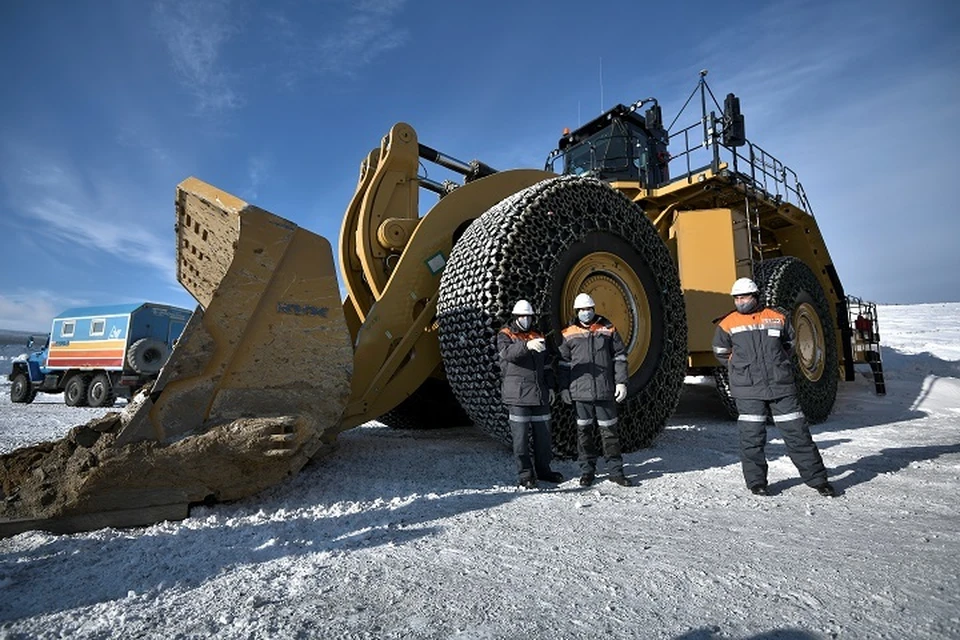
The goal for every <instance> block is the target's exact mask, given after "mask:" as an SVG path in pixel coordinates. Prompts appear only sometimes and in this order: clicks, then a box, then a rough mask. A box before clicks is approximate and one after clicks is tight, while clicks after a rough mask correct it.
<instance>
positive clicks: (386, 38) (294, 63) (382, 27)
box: [267, 0, 409, 87]
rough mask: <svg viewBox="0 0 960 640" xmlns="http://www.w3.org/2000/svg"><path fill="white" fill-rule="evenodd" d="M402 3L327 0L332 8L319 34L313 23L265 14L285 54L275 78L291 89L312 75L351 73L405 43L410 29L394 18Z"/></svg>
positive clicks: (350, 74)
mask: <svg viewBox="0 0 960 640" xmlns="http://www.w3.org/2000/svg"><path fill="white" fill-rule="evenodd" d="M405 1H406V0H378V1H370V2H333V3H330V4H331V5H333V6H334V7H335V9H334V10H331V11H330V12H329V15H325V16H324V19H325V23H324V29H323V30H322V31H320V32H319V33H318V31H317V28H316V26H317V25H316V24H314V23H310V24H305V25H301V24H298V23H297V22H296V21H294V20H291V19H290V17H289V16H287V15H286V14H283V13H280V12H277V11H273V12H271V13H269V14H268V16H267V17H268V20H269V22H270V24H271V25H272V27H273V29H272V30H271V32H270V33H269V34H268V35H269V37H270V38H271V39H273V40H274V41H275V42H277V44H278V45H279V46H280V47H281V48H282V49H283V50H284V52H285V55H284V56H283V64H284V68H283V70H282V71H280V72H279V74H278V75H279V77H280V78H281V80H282V81H283V82H284V83H285V84H286V85H287V86H288V87H294V86H296V85H297V84H299V83H300V82H302V81H304V80H305V79H307V78H311V77H316V76H324V75H339V76H352V75H355V74H356V73H358V72H359V71H360V70H361V69H362V68H364V67H366V66H368V65H370V64H371V63H372V62H374V60H376V59H377V58H378V57H379V56H381V55H382V54H384V53H386V52H387V51H390V50H392V49H396V48H397V47H400V46H402V45H403V44H404V43H406V42H407V39H408V37H409V33H408V31H407V30H406V29H404V28H401V27H399V26H397V24H396V21H395V20H394V17H395V16H396V14H398V13H399V12H400V10H401V9H402V8H403V6H404V4H405Z"/></svg>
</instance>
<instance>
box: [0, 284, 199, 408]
mask: <svg viewBox="0 0 960 640" xmlns="http://www.w3.org/2000/svg"><path fill="white" fill-rule="evenodd" d="M190 315H191V312H190V311H189V310H188V309H182V308H180V307H172V306H169V305H163V304H154V303H150V302H137V303H128V304H116V305H107V306H99V307H83V308H76V309H68V310H66V311H64V312H63V313H61V314H59V315H57V316H56V317H55V318H54V319H53V324H52V325H51V328H50V338H49V340H48V341H47V344H46V345H44V346H43V348H42V349H41V350H40V351H34V352H32V353H30V354H27V355H25V356H22V357H21V358H18V359H17V360H15V361H14V363H13V369H12V371H11V372H10V375H9V376H8V377H9V379H10V380H11V381H12V382H13V384H12V385H11V391H10V394H11V395H10V397H11V401H13V402H22V403H30V402H32V401H33V399H34V397H35V396H36V394H37V393H38V392H39V393H61V392H62V393H64V401H65V402H66V403H67V404H68V405H70V406H92V407H104V406H111V405H112V404H113V401H114V398H116V397H117V396H130V395H132V394H133V393H134V392H136V390H137V389H139V388H141V387H142V386H143V385H145V384H147V383H148V382H150V381H152V380H154V379H156V377H157V375H158V373H159V371H160V368H161V367H162V366H163V364H164V363H165V362H166V360H167V357H168V356H169V355H170V352H171V351H172V350H173V345H174V343H175V342H176V340H177V338H179V337H180V334H181V333H182V332H183V328H184V327H185V326H186V324H187V321H188V320H189V319H190ZM28 346H32V339H31V344H30V345H28Z"/></svg>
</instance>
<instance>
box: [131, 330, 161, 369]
mask: <svg viewBox="0 0 960 640" xmlns="http://www.w3.org/2000/svg"><path fill="white" fill-rule="evenodd" d="M168 355H170V350H169V349H168V348H167V345H165V344H164V343H163V342H161V341H159V340H156V339H154V338H140V339H139V340H137V341H136V342H134V343H133V344H132V345H130V348H129V349H127V364H128V365H130V368H131V369H133V370H134V371H136V372H137V373H139V374H140V375H153V374H155V373H159V371H160V369H161V368H162V367H163V363H164V362H166V361H167V356H168Z"/></svg>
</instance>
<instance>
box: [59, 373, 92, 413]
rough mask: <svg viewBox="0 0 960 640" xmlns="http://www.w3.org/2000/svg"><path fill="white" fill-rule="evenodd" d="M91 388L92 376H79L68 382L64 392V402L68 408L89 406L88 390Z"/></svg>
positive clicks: (71, 378)
mask: <svg viewBox="0 0 960 640" xmlns="http://www.w3.org/2000/svg"><path fill="white" fill-rule="evenodd" d="M89 386H90V376H87V375H82V374H77V375H74V376H71V377H70V379H69V380H67V386H66V387H65V388H64V390H63V402H64V404H66V405H67V406H68V407H85V406H87V388H88V387H89Z"/></svg>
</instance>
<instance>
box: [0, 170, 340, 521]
mask: <svg viewBox="0 0 960 640" xmlns="http://www.w3.org/2000/svg"><path fill="white" fill-rule="evenodd" d="M176 209H177V226H176V229H177V277H178V279H179V280H180V282H181V283H182V284H183V286H184V287H185V288H186V289H187V290H188V291H190V293H191V294H192V295H193V296H194V297H195V298H196V299H197V301H198V302H199V303H200V306H199V307H198V308H197V310H196V311H195V312H194V314H193V316H192V317H191V319H190V321H189V322H188V323H187V326H186V328H185V329H184V331H183V334H182V335H181V337H180V339H179V341H178V342H177V346H176V348H175V349H174V351H173V353H172V354H171V356H170V359H169V361H168V362H167V364H166V365H165V366H164V369H163V371H162V372H161V374H160V376H159V377H158V379H157V381H156V382H155V384H154V385H153V387H152V389H150V390H149V395H146V394H143V395H141V396H139V397H138V398H137V399H135V401H134V402H131V404H130V405H128V407H127V408H126V410H125V411H124V412H123V414H122V415H121V416H120V419H119V420H118V421H114V422H113V423H111V425H112V426H111V427H110V428H109V429H107V430H106V431H104V432H99V431H96V430H95V429H91V428H87V427H80V428H78V429H75V430H74V432H75V433H72V435H71V436H68V438H65V439H64V441H61V442H58V443H53V446H51V447H48V448H46V449H43V450H40V451H37V450H35V449H36V448H34V450H20V452H13V453H12V454H8V455H7V456H4V457H3V460H2V466H3V471H4V477H3V478H2V479H3V486H4V489H3V490H4V495H5V496H6V498H7V499H6V500H4V501H3V503H2V507H0V509H2V510H0V535H12V534H15V533H18V532H20V531H24V530H28V529H35V528H40V529H47V530H51V531H59V532H69V531H80V530H85V529H90V528H99V527H104V526H133V525H142V524H150V523H153V522H156V521H158V520H162V519H175V518H183V517H186V515H187V511H188V506H189V505H190V504H192V503H197V502H204V501H206V502H209V501H210V499H214V500H233V499H237V498H241V497H244V496H248V495H251V494H253V493H255V492H257V491H260V490H262V489H264V488H266V487H269V486H270V485H273V484H276V483H277V482H280V481H281V480H283V479H284V478H286V477H288V476H290V475H292V474H294V473H296V472H297V471H299V470H300V468H301V467H303V465H304V464H306V462H307V461H308V460H309V459H310V457H311V456H314V455H315V454H317V453H318V452H319V451H321V450H322V449H324V448H328V447H329V445H330V444H331V443H332V442H333V440H334V438H335V437H336V434H337V433H338V432H339V431H340V430H341V429H342V422H341V415H342V413H343V409H344V407H345V406H346V403H347V401H348V397H349V394H350V378H351V375H352V369H353V347H352V344H351V339H350V334H349V331H348V330H347V326H346V322H345V320H344V314H343V309H342V306H341V302H340V291H339V287H338V284H337V276H336V273H337V272H336V269H335V265H334V261H333V254H332V251H331V248H330V243H329V242H327V240H326V239H324V238H322V237H320V236H317V235H315V234H313V233H310V232H308V231H306V230H304V229H301V228H299V227H297V225H295V224H293V223H291V222H289V221H287V220H284V219H283V218H280V217H278V216H275V215H273V214H271V213H268V212H267V211H264V210H262V209H258V208H257V207H254V206H251V205H248V204H247V203H245V202H244V201H242V200H240V199H239V198H236V197H234V196H231V195H230V194H228V193H225V192H223V191H220V190H218V189H216V188H215V187H212V186H211V185H208V184H206V183H203V182H201V181H200V180H196V179H194V178H190V179H188V180H185V181H184V182H183V183H181V184H180V185H179V186H178V187H177V198H176ZM23 451H27V452H28V454H29V455H28V454H23V453H21V452H23ZM14 475H15V476H16V477H15V478H14ZM31 478H32V479H33V480H31ZM44 478H45V480H44Z"/></svg>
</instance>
